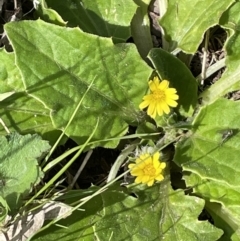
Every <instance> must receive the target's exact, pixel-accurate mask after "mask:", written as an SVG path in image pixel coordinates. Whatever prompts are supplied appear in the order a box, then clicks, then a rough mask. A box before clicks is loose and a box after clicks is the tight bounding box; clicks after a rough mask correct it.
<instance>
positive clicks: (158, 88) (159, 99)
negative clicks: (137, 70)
mask: <svg viewBox="0 0 240 241" xmlns="http://www.w3.org/2000/svg"><path fill="white" fill-rule="evenodd" d="M148 85H149V89H150V91H151V93H150V94H148V95H145V96H144V97H143V102H142V103H141V104H140V105H139V108H140V109H141V110H142V109H144V108H146V107H148V110H147V114H148V115H149V116H151V117H152V118H155V117H156V115H157V114H158V115H159V116H162V115H163V113H166V114H169V112H170V108H169V106H170V107H176V106H177V105H178V103H177V102H176V101H175V100H178V98H179V96H178V95H177V94H176V93H177V90H176V89H175V88H169V81H167V80H163V81H162V82H160V80H159V78H158V77H154V78H153V80H150V81H149V82H148Z"/></svg>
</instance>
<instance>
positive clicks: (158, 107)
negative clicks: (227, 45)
mask: <svg viewBox="0 0 240 241" xmlns="http://www.w3.org/2000/svg"><path fill="white" fill-rule="evenodd" d="M157 114H158V115H159V116H162V115H163V109H162V107H161V105H160V104H158V105H157Z"/></svg>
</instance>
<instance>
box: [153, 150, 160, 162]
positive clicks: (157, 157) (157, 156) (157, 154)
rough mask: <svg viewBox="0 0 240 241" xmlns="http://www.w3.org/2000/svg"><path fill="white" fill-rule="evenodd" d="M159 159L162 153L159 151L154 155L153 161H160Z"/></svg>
mask: <svg viewBox="0 0 240 241" xmlns="http://www.w3.org/2000/svg"><path fill="white" fill-rule="evenodd" d="M159 158H160V152H159V151H157V152H155V153H154V154H153V160H157V161H158V160H159Z"/></svg>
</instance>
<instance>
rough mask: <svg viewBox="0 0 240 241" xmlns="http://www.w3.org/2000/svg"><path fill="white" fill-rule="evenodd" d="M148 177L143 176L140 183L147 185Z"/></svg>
mask: <svg viewBox="0 0 240 241" xmlns="http://www.w3.org/2000/svg"><path fill="white" fill-rule="evenodd" d="M149 179H150V177H149V176H147V175H145V176H143V177H142V183H147V182H148V181H149Z"/></svg>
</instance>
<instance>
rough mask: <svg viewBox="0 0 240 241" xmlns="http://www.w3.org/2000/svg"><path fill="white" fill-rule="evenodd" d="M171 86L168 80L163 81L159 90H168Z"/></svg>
mask: <svg viewBox="0 0 240 241" xmlns="http://www.w3.org/2000/svg"><path fill="white" fill-rule="evenodd" d="M168 86H169V82H168V81H167V80H163V81H162V82H161V83H160V85H159V86H158V89H160V90H166V89H167V88H168Z"/></svg>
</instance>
